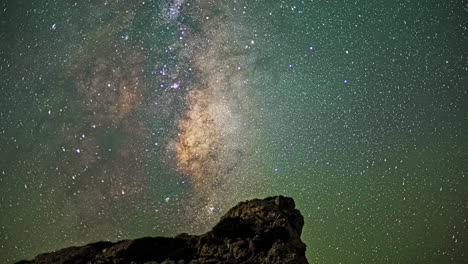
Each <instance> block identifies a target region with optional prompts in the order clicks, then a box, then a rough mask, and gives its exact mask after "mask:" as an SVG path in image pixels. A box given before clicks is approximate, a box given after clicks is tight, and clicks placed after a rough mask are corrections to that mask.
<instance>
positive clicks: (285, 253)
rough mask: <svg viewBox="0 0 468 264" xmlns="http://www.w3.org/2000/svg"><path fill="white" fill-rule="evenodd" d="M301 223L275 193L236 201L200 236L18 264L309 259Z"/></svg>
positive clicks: (272, 263)
mask: <svg viewBox="0 0 468 264" xmlns="http://www.w3.org/2000/svg"><path fill="white" fill-rule="evenodd" d="M303 225H304V218H303V217H302V215H301V213H300V212H299V210H297V209H295V204H294V200H293V199H292V198H288V197H284V196H276V197H269V198H266V199H263V200H259V199H254V200H250V201H246V202H241V203H239V204H237V205H236V206H234V207H233V208H231V209H230V210H229V211H228V212H227V213H226V215H224V216H223V217H222V218H221V219H220V221H219V223H218V224H216V225H215V226H214V227H213V229H212V230H211V231H210V232H208V233H206V234H203V235H200V236H194V235H188V234H180V235H178V236H176V237H174V238H166V237H144V238H139V239H134V240H122V241H119V242H115V243H112V242H97V243H93V244H88V245H85V246H81V247H69V248H64V249H61V250H58V251H55V252H51V253H45V254H41V255H38V256H37V257H36V258H34V259H33V260H31V261H20V262H18V263H63V264H78V263H93V264H94V263H96V264H97V263H102V264H104V263H153V264H156V263H161V264H162V263H164V264H188V263H190V264H208V263H213V264H214V263H233V264H234V263H252V264H253V263H262V264H263V263H264V264H267V263H268V264H288V263H291V264H302V263H308V262H307V259H306V257H305V249H306V246H305V244H304V243H303V242H302V241H301V238H300V236H301V232H302V227H303Z"/></svg>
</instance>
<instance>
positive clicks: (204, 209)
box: [175, 16, 255, 225]
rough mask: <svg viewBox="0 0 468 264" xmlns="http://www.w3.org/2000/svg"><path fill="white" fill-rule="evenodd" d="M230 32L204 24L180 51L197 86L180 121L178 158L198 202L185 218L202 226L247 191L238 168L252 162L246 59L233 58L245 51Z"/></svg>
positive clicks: (215, 23) (221, 25) (218, 25)
mask: <svg viewBox="0 0 468 264" xmlns="http://www.w3.org/2000/svg"><path fill="white" fill-rule="evenodd" d="M205 17H207V16H205ZM231 31H232V28H229V26H228V25H227V24H225V23H224V22H223V21H222V20H219V19H216V18H212V19H206V21H204V22H203V32H202V33H201V36H200V35H199V36H198V37H197V38H195V39H193V40H189V42H190V41H191V42H192V43H190V44H189V45H188V46H187V48H186V49H187V50H184V51H183V52H184V54H185V56H188V57H189V58H190V59H191V61H192V62H193V67H194V70H195V72H196V81H195V83H194V84H192V85H191V86H190V87H189V93H188V94H187V100H188V107H187V108H188V109H187V110H186V112H185V113H184V115H183V116H182V119H181V120H180V122H179V133H178V137H177V139H176V143H175V148H176V158H177V163H178V166H179V167H180V169H181V171H182V172H183V173H184V174H186V175H187V176H188V177H189V178H190V181H191V183H192V190H193V191H192V192H193V195H194V196H192V199H193V200H194V201H196V202H195V203H190V208H189V211H191V212H189V214H191V215H195V217H196V219H198V221H199V223H200V224H203V225H206V221H207V219H208V218H210V217H211V218H214V219H217V218H218V217H219V214H218V213H214V212H222V211H224V209H226V208H224V206H225V205H226V204H229V200H230V199H232V198H230V197H232V195H233V194H234V193H235V192H236V191H238V190H239V188H243V186H246V185H244V184H245V183H246V182H247V181H245V180H243V178H245V175H241V174H240V167H241V166H242V163H243V161H245V160H246V159H250V156H249V155H251V151H252V150H251V148H250V146H252V144H253V142H252V140H253V139H254V137H255V135H254V125H253V123H252V120H253V118H254V113H253V111H254V109H253V108H252V107H253V105H252V102H251V98H249V95H248V93H247V91H246V90H247V89H248V86H249V80H248V78H247V77H246V74H245V72H244V70H243V68H244V67H245V66H246V63H247V59H246V58H245V55H243V56H240V55H236V54H239V50H241V49H243V48H244V47H241V46H240V45H241V43H238V42H233V41H232V39H235V38H236V37H235V35H233V32H231ZM243 183H244V184H243ZM252 187H253V186H251V188H252ZM234 199H235V198H234ZM193 204H196V206H195V207H193ZM199 207H201V210H199V209H198V208H199Z"/></svg>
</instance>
